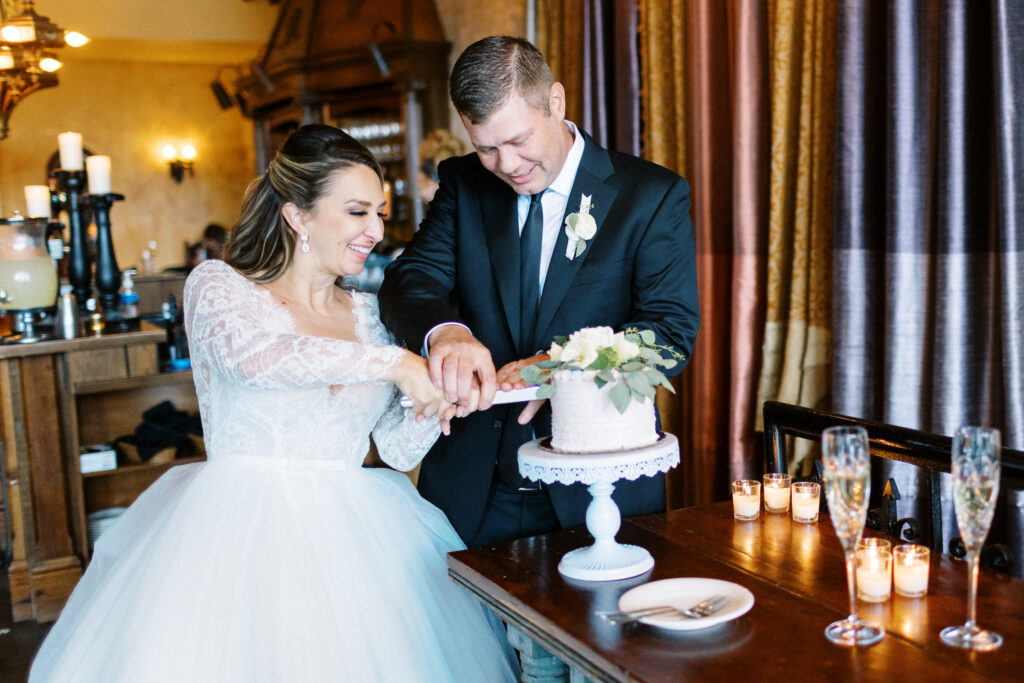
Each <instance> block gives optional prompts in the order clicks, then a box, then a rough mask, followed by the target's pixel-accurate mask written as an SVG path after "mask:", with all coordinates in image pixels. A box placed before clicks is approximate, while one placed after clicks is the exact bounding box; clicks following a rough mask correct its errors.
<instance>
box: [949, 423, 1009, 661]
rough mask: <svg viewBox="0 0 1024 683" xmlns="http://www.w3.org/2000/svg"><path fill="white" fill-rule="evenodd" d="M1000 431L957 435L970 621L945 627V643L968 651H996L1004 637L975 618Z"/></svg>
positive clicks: (956, 474)
mask: <svg viewBox="0 0 1024 683" xmlns="http://www.w3.org/2000/svg"><path fill="white" fill-rule="evenodd" d="M999 441H1000V439H999V430H998V429H986V428H984V427H961V428H960V429H958V430H957V432H956V434H954V435H953V507H954V508H955V509H956V523H957V526H959V527H960V536H961V538H963V540H964V546H966V547H967V578H968V581H969V583H968V588H967V623H965V624H964V625H963V626H950V627H949V628H944V629H942V633H941V634H940V635H941V637H942V642H944V643H945V644H946V645H951V646H953V647H962V648H964V649H967V650H978V651H986V650H995V649H996V648H997V647H999V646H1000V645H1002V644H1003V637H1002V636H1001V635H999V634H998V633H995V632H993V631H986V630H985V629H983V628H980V627H979V626H978V624H977V622H976V621H975V607H976V606H977V604H976V601H977V597H978V556H979V555H980V554H981V546H982V544H984V543H985V537H986V536H988V530H989V527H990V526H992V515H993V514H994V513H995V510H996V498H997V497H998V496H999Z"/></svg>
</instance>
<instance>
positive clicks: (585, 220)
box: [565, 194, 597, 261]
mask: <svg viewBox="0 0 1024 683" xmlns="http://www.w3.org/2000/svg"><path fill="white" fill-rule="evenodd" d="M592 208H594V205H593V204H591V203H590V195H589V194H585V195H583V196H582V197H580V210H579V211H577V212H575V213H570V214H569V215H568V216H566V217H565V235H566V237H568V238H569V243H568V244H566V245H565V258H567V259H569V260H570V261H571V260H573V259H574V258H576V257H577V256H579V255H580V254H582V253H583V250H584V249H586V248H587V240H589V239H591V238H593V237H594V235H595V234H596V233H597V221H595V220H594V217H593V216H591V215H590V210H591V209H592Z"/></svg>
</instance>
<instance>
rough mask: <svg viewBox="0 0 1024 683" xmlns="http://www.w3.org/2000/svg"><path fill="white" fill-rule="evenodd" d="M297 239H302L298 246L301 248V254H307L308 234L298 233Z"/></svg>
mask: <svg viewBox="0 0 1024 683" xmlns="http://www.w3.org/2000/svg"><path fill="white" fill-rule="evenodd" d="M299 239H300V240H302V246H301V247H299V249H300V250H302V253H303V254H308V253H309V235H305V234H303V235H300V236H299Z"/></svg>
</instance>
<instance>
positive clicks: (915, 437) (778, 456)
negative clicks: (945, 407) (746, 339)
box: [763, 401, 1024, 573]
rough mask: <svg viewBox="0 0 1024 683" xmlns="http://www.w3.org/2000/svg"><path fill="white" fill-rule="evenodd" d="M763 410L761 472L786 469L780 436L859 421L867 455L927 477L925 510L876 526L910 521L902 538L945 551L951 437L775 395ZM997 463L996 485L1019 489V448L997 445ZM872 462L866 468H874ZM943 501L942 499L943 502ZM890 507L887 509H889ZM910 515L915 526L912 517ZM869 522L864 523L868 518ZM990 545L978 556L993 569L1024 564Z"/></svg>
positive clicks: (815, 435) (812, 435)
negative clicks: (916, 515)
mask: <svg viewBox="0 0 1024 683" xmlns="http://www.w3.org/2000/svg"><path fill="white" fill-rule="evenodd" d="M763 416H764V439H765V471H767V472H785V471H787V465H786V443H787V441H786V437H789V436H793V437H799V438H804V439H810V440H812V441H821V433H822V432H823V431H824V430H825V429H827V428H828V427H835V426H851V427H864V428H865V429H866V430H867V433H868V447H869V449H870V451H871V455H872V456H874V457H877V458H882V459H884V460H887V461H895V462H902V463H906V464H908V465H912V466H914V467H916V468H919V469H920V470H921V472H922V473H923V474H924V478H925V479H926V481H927V488H926V490H925V491H924V495H923V496H922V497H921V499H923V502H924V505H925V508H924V509H925V511H926V513H927V514H924V515H923V518H922V519H920V520H910V519H895V520H893V519H887V520H883V523H882V525H883V526H884V527H887V528H882V529H879V530H881V531H884V532H886V533H889V534H890V535H892V536H895V537H897V538H899V537H900V536H901V535H903V533H904V530H903V527H904V526H908V527H910V529H909V530H908V533H907V534H906V537H907V540H915V541H918V542H921V543H924V544H925V545H927V546H929V547H930V548H931V549H932V550H933V551H935V552H947V548H945V547H944V544H943V533H942V531H943V505H942V482H941V474H942V473H949V472H950V471H951V455H950V454H951V452H952V447H953V439H952V438H951V437H948V436H942V435H939V434H932V433H929V432H922V431H918V430H916V429H908V428H906V427H897V426H895V425H890V424H885V423H881V422H872V421H870V420H862V419H859V418H855V417H850V416H847V415H838V414H835V413H827V412H824V411H820V410H814V409H812V408H805V407H802V406H796V405H790V404H788V403H779V402H777V401H766V402H765V404H764V406H763ZM1001 458H1002V468H1001V489H1002V491H1006V490H1008V489H1016V490H1021V489H1024V452H1021V451H1017V450H1013V449H1010V448H1003V449H1002V454H1001ZM875 469H876V468H872V471H873V472H874V471H875ZM889 481H891V480H887V481H884V482H879V483H881V484H883V487H886V488H887V484H888V483H889ZM872 489H873V490H875V491H879V487H877V486H873V487H872ZM884 493H885V491H882V492H881V493H879V494H876V496H873V498H875V499H877V500H879V501H880V500H881V498H882V496H883V495H884ZM1005 498H1006V495H1005V494H1003V493H1001V495H1000V500H1001V501H1002V500H1003V499H1005ZM947 506H948V504H947ZM894 511H895V510H894V508H893V512H894ZM885 512H886V510H884V509H883V510H882V513H883V514H882V516H883V517H885V514H884V513H885ZM875 517H876V519H874V520H873V521H874V522H875V525H874V526H873V527H872V528H876V527H877V525H878V524H879V523H880V522H879V520H878V519H877V517H878V515H877V514H876V515H875ZM914 521H916V522H917V526H916V528H915V527H914V525H913V524H912V522H914ZM869 525H870V523H869ZM998 526H999V525H994V527H993V533H992V534H990V539H998V538H999V533H1000V529H998V528H997V527H998ZM915 531H917V532H918V533H920V537H919V539H918V538H912V537H913V536H914V535H915V533H914V532H915ZM957 540H958V539H953V540H952V541H951V543H950V548H949V549H948V551H949V552H951V553H952V554H954V555H956V556H962V555H963V551H962V543H961V544H960V545H959V546H958V545H956V542H957ZM1022 540H1024V539H1016V542H1015V543H1013V545H1015V546H1021V545H1022V543H1021V541H1022ZM995 545H997V544H993V548H995V549H994V550H993V551H992V552H991V553H989V551H988V549H986V551H985V552H986V553H988V558H987V561H986V558H985V557H983V561H986V564H987V565H989V566H992V567H994V568H996V569H1003V570H1007V569H1009V567H1008V566H1007V564H1008V563H1011V562H1012V563H1013V564H1014V565H1015V566H1014V568H1013V569H1014V570H1016V571H1014V573H1018V572H1020V571H1021V570H1024V563H1022V562H1020V561H1017V562H1013V559H1012V557H1010V558H1007V557H1004V556H1003V555H1005V548H996V547H995Z"/></svg>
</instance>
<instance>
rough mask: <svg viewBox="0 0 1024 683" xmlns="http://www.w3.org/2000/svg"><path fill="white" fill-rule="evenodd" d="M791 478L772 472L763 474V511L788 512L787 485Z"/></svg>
mask: <svg viewBox="0 0 1024 683" xmlns="http://www.w3.org/2000/svg"><path fill="white" fill-rule="evenodd" d="M792 481H793V478H792V477H790V476H789V475H788V474H779V473H777V472H773V473H771V474H766V475H764V510H765V512H789V485H790V484H791V483H792Z"/></svg>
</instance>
